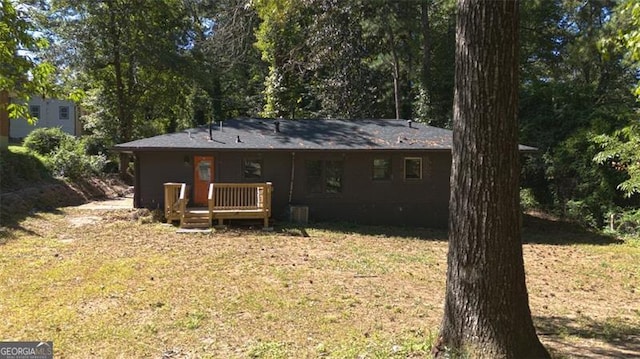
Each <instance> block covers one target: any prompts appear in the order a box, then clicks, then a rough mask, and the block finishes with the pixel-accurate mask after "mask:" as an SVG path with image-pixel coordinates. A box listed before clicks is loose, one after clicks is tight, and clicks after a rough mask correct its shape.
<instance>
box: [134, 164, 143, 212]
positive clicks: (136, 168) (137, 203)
mask: <svg viewBox="0 0 640 359" xmlns="http://www.w3.org/2000/svg"><path fill="white" fill-rule="evenodd" d="M133 168H134V172H135V173H134V174H133V178H134V182H133V208H142V203H141V202H142V199H141V198H140V191H141V187H140V184H141V181H140V155H139V154H134V156H133Z"/></svg>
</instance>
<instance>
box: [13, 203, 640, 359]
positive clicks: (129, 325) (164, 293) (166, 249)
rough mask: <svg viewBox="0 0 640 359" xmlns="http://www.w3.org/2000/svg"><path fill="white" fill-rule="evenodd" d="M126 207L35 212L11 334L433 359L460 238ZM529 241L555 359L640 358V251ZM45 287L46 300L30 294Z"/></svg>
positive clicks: (16, 271)
mask: <svg viewBox="0 0 640 359" xmlns="http://www.w3.org/2000/svg"><path fill="white" fill-rule="evenodd" d="M122 204H124V205H125V208H121V209H118V210H114V208H117V207H119V206H120V205H122ZM126 206H127V202H126V200H125V201H117V202H116V203H109V202H107V203H94V204H90V205H85V206H81V207H77V208H67V209H61V210H59V212H58V213H57V214H42V215H36V216H33V217H30V218H28V219H26V220H24V221H23V222H21V224H20V228H19V229H16V230H14V231H12V232H11V233H10V235H9V236H7V239H6V240H5V242H6V244H5V245H4V246H1V247H0V248H2V250H0V273H2V274H0V286H2V287H5V288H6V287H8V286H9V287H11V284H14V286H13V288H14V289H15V291H13V292H12V291H4V292H2V293H1V294H0V303H3V304H0V316H2V317H5V318H10V319H9V320H8V321H7V322H6V323H4V324H0V333H10V334H1V335H3V336H4V337H3V338H1V339H11V338H14V339H15V338H32V337H38V338H52V339H53V340H54V341H55V342H56V343H57V346H56V347H57V348H59V353H60V354H62V356H64V357H82V356H83V353H85V354H86V353H87V350H93V354H94V355H97V356H107V357H110V356H111V357H114V356H136V357H139V356H145V357H163V358H172V357H176V358H177V357H180V358H182V357H254V358H280V357H281V358H286V357H320V356H322V357H325V356H326V357H336V358H339V357H354V358H355V357H362V358H367V357H397V358H406V357H428V354H427V353H428V347H429V345H430V344H429V343H430V340H432V338H433V336H434V335H435V333H437V327H438V325H439V322H440V319H441V315H442V313H441V311H442V302H443V297H444V278H445V271H446V251H447V245H446V234H444V233H442V232H438V231H430V230H421V229H401V228H383V227H358V226H346V227H345V226H335V225H328V226H311V227H307V228H297V227H287V226H277V227H276V228H277V231H276V232H274V233H263V232H259V231H252V230H244V229H229V230H225V231H217V232H214V233H212V234H208V235H202V234H195V235H194V234H187V235H184V234H182V235H179V234H176V233H175V229H176V228H174V227H171V226H167V225H163V224H158V223H149V222H150V221H149V220H146V218H148V217H149V216H150V214H148V213H144V212H143V211H138V210H132V209H130V207H129V209H127V208H126ZM305 235H308V236H305ZM524 239H525V240H526V241H527V243H526V244H525V245H524V255H525V263H526V270H527V282H528V288H529V294H530V304H531V308H532V314H533V316H534V321H535V323H536V327H537V329H538V332H539V335H540V338H541V340H542V341H543V343H544V344H545V345H547V346H548V347H549V348H550V350H551V351H552V353H553V354H554V356H555V357H559V358H635V357H640V336H639V333H638V328H639V327H640V307H639V304H638V303H640V296H639V295H638V291H639V290H640V279H639V278H640V249H639V247H640V246H638V245H637V244H633V243H622V242H619V241H617V240H615V239H613V238H610V237H605V236H600V235H597V234H592V233H589V232H585V231H583V230H581V229H579V228H577V227H573V226H570V225H566V224H563V223H559V222H557V221H553V220H550V219H548V218H540V217H527V218H526V220H525V234H524ZM34 249H35V250H37V251H38V255H37V256H34V255H32V254H28V253H29V252H32V251H33V250H34ZM25 258H26V259H28V262H29V259H34V260H36V259H37V260H36V261H35V263H34V262H33V261H31V262H32V264H31V265H29V266H27V267H25V266H24V263H25ZM43 276H44V279H43ZM25 278H27V280H26V281H25ZM45 283H46V284H45ZM34 290H36V291H40V296H41V297H42V299H39V300H35V301H34V300H33V299H25V298H30V297H29V296H28V293H33V291H34ZM21 299H22V300H21ZM64 308H68V309H69V310H70V311H71V312H67V310H64ZM12 313H13V315H12ZM15 313H20V314H15ZM72 313H74V314H72ZM27 323H33V324H29V325H28V326H27ZM96 344H99V346H100V348H101V349H97V348H95V346H96Z"/></svg>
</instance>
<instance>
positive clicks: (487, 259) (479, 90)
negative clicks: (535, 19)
mask: <svg viewBox="0 0 640 359" xmlns="http://www.w3.org/2000/svg"><path fill="white" fill-rule="evenodd" d="M455 71H456V79H455V95H454V118H453V151H452V157H453V162H452V173H451V188H452V191H451V198H450V208H449V253H448V270H447V288H446V298H445V307H444V318H443V322H442V329H441V332H440V338H439V341H438V345H437V346H436V347H437V348H435V349H434V353H435V354H436V355H437V354H439V353H442V352H439V350H443V349H444V348H445V347H446V348H448V349H449V350H453V351H455V352H466V353H467V354H469V355H470V356H471V357H486V358H549V354H548V352H547V351H546V349H545V348H544V347H543V346H542V344H541V343H540V341H539V340H538V337H537V335H536V332H535V328H534V326H533V321H532V319H531V311H530V308H529V302H528V294H527V288H526V284H525V272H524V261H523V258H522V243H521V238H520V229H521V222H520V216H521V213H520V206H519V176H520V164H519V152H518V140H517V139H518V124H517V108H518V103H517V100H518V2H517V1H482V0H458V15H457V33H456V69H455Z"/></svg>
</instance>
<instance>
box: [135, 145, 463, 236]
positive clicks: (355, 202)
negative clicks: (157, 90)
mask: <svg viewBox="0 0 640 359" xmlns="http://www.w3.org/2000/svg"><path fill="white" fill-rule="evenodd" d="M135 155H136V157H137V159H136V161H137V164H138V165H137V170H138V176H139V177H138V181H139V183H138V184H137V185H136V202H135V203H136V206H138V207H147V208H162V206H163V201H164V198H163V196H164V194H163V183H165V182H186V183H192V182H193V167H192V166H193V164H192V161H193V156H194V155H201V156H213V157H214V161H215V169H214V180H215V181H217V182H272V183H273V186H274V191H273V197H272V201H273V211H274V213H273V217H274V218H276V219H281V220H284V219H286V218H287V217H288V206H289V204H294V205H305V206H308V207H309V219H310V220H311V221H345V222H357V223H363V224H378V225H411V226H422V227H446V225H447V216H448V201H449V176H450V171H451V155H450V152H449V151H414V152H404V151H348V152H347V151H298V152H295V154H294V152H291V151H201V152H187V151H184V152H178V151H176V152H166V151H157V152H136V153H135ZM375 158H385V159H388V160H390V164H391V172H390V177H389V178H388V179H382V180H374V179H373V160H374V159H375ZM405 158H419V159H421V162H422V171H421V178H420V179H406V178H405V168H404V167H405ZM245 159H255V160H259V161H260V163H261V164H262V176H261V178H244V176H243V161H244V160H245ZM292 160H293V162H294V166H293V167H294V168H295V170H294V173H293V178H294V181H293V186H291V178H292V171H291V169H292ZM310 161H332V163H333V164H336V163H337V164H341V165H342V173H341V174H342V176H341V182H340V188H339V193H312V192H313V191H312V188H310V187H311V184H310V183H309V175H310V173H308V172H309V168H308V164H309V163H310ZM316 163H317V162H316ZM289 198H291V201H289Z"/></svg>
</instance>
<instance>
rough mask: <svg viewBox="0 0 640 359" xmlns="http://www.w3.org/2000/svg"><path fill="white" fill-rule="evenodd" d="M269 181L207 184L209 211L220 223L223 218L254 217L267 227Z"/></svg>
mask: <svg viewBox="0 0 640 359" xmlns="http://www.w3.org/2000/svg"><path fill="white" fill-rule="evenodd" d="M272 188H273V186H272V184H271V182H267V183H211V184H209V213H211V214H212V216H213V217H212V219H217V220H218V224H219V225H222V224H223V222H224V220H225V219H243V218H256V219H262V220H263V221H264V227H265V228H266V227H269V217H271V192H272Z"/></svg>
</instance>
